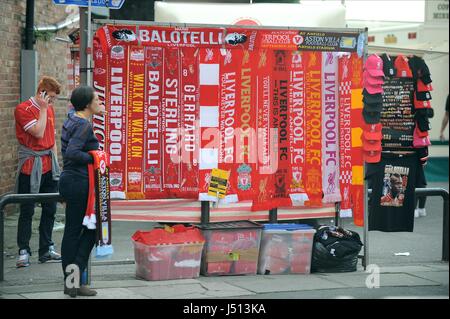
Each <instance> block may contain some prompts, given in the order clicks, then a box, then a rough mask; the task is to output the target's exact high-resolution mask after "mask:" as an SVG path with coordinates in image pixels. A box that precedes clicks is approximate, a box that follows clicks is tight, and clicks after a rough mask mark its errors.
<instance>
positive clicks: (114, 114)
mask: <svg viewBox="0 0 450 319" xmlns="http://www.w3.org/2000/svg"><path fill="white" fill-rule="evenodd" d="M128 49H129V46H119V45H117V46H113V47H112V48H111V52H110V57H111V59H110V61H111V63H110V65H109V74H108V75H109V79H108V84H109V92H110V94H109V96H108V98H107V103H106V106H107V107H108V109H107V111H108V115H109V116H108V118H109V121H108V126H109V129H107V132H108V139H109V141H110V145H109V149H108V150H107V151H108V154H109V155H110V161H111V162H110V165H111V170H112V171H113V172H114V173H111V196H113V197H114V198H120V199H125V192H126V185H127V172H126V168H127V166H126V160H127V156H126V154H127V142H126V136H127V123H128V119H127V112H126V104H127V92H128V90H127V83H128V80H127V79H128V59H127V57H128Z"/></svg>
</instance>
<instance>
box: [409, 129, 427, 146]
mask: <svg viewBox="0 0 450 319" xmlns="http://www.w3.org/2000/svg"><path fill="white" fill-rule="evenodd" d="M418 131H419V130H418V129H417V127H416V128H415V129H414V135H413V146H414V147H416V148H422V147H425V146H429V145H431V142H430V137H429V136H428V134H427V136H424V137H421V136H419V134H418Z"/></svg>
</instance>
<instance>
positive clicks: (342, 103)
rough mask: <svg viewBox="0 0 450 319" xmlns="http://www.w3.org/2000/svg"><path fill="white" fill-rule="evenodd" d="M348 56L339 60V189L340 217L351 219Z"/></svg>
mask: <svg viewBox="0 0 450 319" xmlns="http://www.w3.org/2000/svg"><path fill="white" fill-rule="evenodd" d="M350 61H351V60H350V54H348V55H342V56H341V57H340V58H339V126H340V136H339V140H340V143H339V144H340V148H339V157H340V166H339V170H340V178H339V188H340V191H341V196H342V201H341V209H340V217H341V218H343V217H352V214H353V212H352V202H351V186H352V156H351V151H352V148H351V146H352V133H351V130H352V128H351V122H350V118H351V88H352V82H351V79H352V77H351V72H352V70H351V67H352V65H351V63H350Z"/></svg>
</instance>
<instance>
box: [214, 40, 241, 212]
mask: <svg viewBox="0 0 450 319" xmlns="http://www.w3.org/2000/svg"><path fill="white" fill-rule="evenodd" d="M242 57H243V52H242V50H240V49H222V50H220V63H219V66H220V73H219V79H220V85H219V94H220V98H219V123H218V125H219V132H220V133H219V134H220V144H219V165H218V167H219V168H220V169H223V170H225V171H229V172H230V178H229V180H228V189H227V195H226V196H225V198H224V199H222V201H223V202H224V203H231V202H237V201H238V200H239V198H238V195H237V194H238V172H237V170H238V166H239V164H238V163H237V153H238V152H237V146H238V145H239V144H238V143H237V141H238V139H239V138H240V137H239V132H240V131H239V130H236V128H237V125H236V123H237V121H239V116H240V114H241V113H240V110H239V109H238V105H239V104H240V100H241V81H240V71H241V69H240V66H241V64H242Z"/></svg>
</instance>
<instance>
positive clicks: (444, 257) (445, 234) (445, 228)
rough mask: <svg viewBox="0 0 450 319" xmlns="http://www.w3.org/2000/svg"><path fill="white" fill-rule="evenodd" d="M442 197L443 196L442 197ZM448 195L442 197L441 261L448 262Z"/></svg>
mask: <svg viewBox="0 0 450 319" xmlns="http://www.w3.org/2000/svg"><path fill="white" fill-rule="evenodd" d="M443 197H444V196H443ZM448 214H449V212H448V193H447V197H446V198H445V197H444V216H443V218H444V221H443V223H442V227H443V229H442V261H448Z"/></svg>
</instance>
